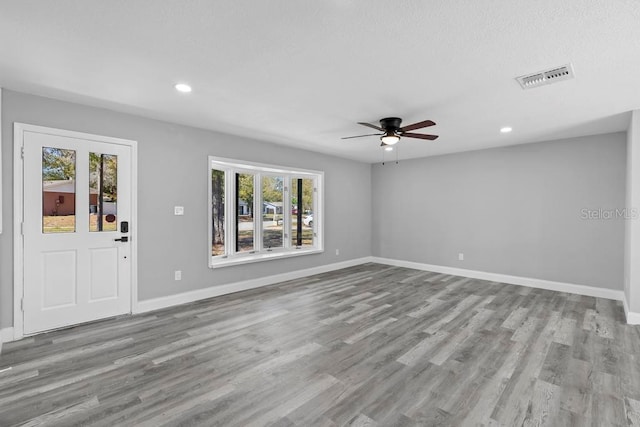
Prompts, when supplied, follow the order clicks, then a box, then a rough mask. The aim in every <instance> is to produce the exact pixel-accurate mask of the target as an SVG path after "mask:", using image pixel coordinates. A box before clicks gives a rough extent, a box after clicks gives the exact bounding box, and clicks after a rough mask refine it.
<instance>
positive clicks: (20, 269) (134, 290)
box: [13, 122, 138, 340]
mask: <svg viewBox="0 0 640 427" xmlns="http://www.w3.org/2000/svg"><path fill="white" fill-rule="evenodd" d="M25 132H37V133H43V134H48V135H55V136H62V137H67V138H78V139H88V140H92V141H96V142H105V143H109V144H118V145H124V146H127V147H129V148H130V149H131V199H132V200H131V222H132V223H133V224H134V226H133V227H131V230H130V231H129V233H130V234H129V236H131V237H130V238H131V240H130V242H131V301H130V304H129V313H135V312H137V311H138V310H137V308H138V239H137V236H138V232H137V230H138V197H137V196H138V142H137V141H133V140H128V139H121V138H113V137H109V136H102V135H95V134H90V133H83V132H76V131H71V130H64V129H56V128H50V127H44V126H37V125H30V124H26V123H18V122H14V124H13V335H14V336H13V339H14V340H19V339H21V338H23V337H24V336H25V334H24V311H23V309H22V304H23V296H24V261H25V260H24V235H23V234H22V223H23V220H24V177H23V173H24V166H23V160H24V159H23V150H22V147H23V141H24V133H25ZM96 320H97V319H96ZM29 335H36V334H29Z"/></svg>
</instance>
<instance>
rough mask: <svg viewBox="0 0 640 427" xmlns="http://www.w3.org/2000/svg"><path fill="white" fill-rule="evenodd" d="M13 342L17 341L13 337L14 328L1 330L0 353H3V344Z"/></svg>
mask: <svg viewBox="0 0 640 427" xmlns="http://www.w3.org/2000/svg"><path fill="white" fill-rule="evenodd" d="M11 341H15V340H14V335H13V326H9V327H8V328H3V329H0V353H2V343H5V342H11Z"/></svg>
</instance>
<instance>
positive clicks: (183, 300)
mask: <svg viewBox="0 0 640 427" xmlns="http://www.w3.org/2000/svg"><path fill="white" fill-rule="evenodd" d="M367 262H372V259H371V257H364V258H356V259H352V260H349V261H343V262H337V263H334V264H327V265H321V266H319V267H312V268H307V269H304V270H296V271H290V272H288V273H282V274H275V275H273V276H267V277H261V278H259V279H252V280H243V281H241V282H235V283H229V284H226V285H220V286H212V287H210V288H205V289H198V290H195V291H189V292H183V293H180V294H175V295H168V296H166V297H160V298H153V299H150V300H145V301H139V302H138V305H137V311H135V313H145V312H147V311H153V310H160V309H162V308H167V307H173V306H175V305H180V304H187V303H190V302H194V301H199V300H203V299H207V298H212V297H217V296H220V295H226V294H231V293H234V292H240V291H245V290H247V289H254V288H260V287H263V286H268V285H273V284H274V283H279V282H285V281H287V280H294V279H299V278H301V277H307V276H311V275H313V274H320V273H326V272H329V271H334V270H340V269H341V268H347V267H353V266H355V265H360V264H365V263H367Z"/></svg>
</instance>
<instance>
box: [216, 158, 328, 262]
mask: <svg viewBox="0 0 640 427" xmlns="http://www.w3.org/2000/svg"><path fill="white" fill-rule="evenodd" d="M209 177H210V179H209V225H210V227H209V244H210V245H209V247H210V251H211V254H210V257H209V260H210V261H209V266H210V267H212V268H217V267H224V266H228V265H236V264H243V263H248V262H256V261H264V260H268V259H273V258H280V257H289V256H297V255H305V254H311V253H318V252H322V250H323V240H322V202H323V200H322V185H323V177H324V174H323V172H318V171H310V170H301V169H290V168H285V167H281V166H275V165H265V164H258V163H247V162H243V161H239V160H231V159H222V158H218V157H209ZM225 201H229V203H225Z"/></svg>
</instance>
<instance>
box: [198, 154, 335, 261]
mask: <svg viewBox="0 0 640 427" xmlns="http://www.w3.org/2000/svg"><path fill="white" fill-rule="evenodd" d="M213 169H216V170H220V171H223V172H224V198H225V206H224V215H225V218H224V233H225V235H224V240H225V243H224V245H225V251H224V254H222V255H216V256H214V255H213V254H212V248H213V213H212V206H211V205H212V203H213V197H212V179H211V171H212V170H213ZM207 173H208V179H207V182H208V185H207V187H208V204H207V210H208V213H207V218H208V231H209V233H208V238H207V241H208V254H209V268H221V267H228V266H232V265H240V264H247V263H253V262H260V261H267V260H271V259H280V258H288V257H294V256H302V255H310V254H317V253H322V252H324V172H323V171H317V170H310V169H300V168H291V167H286V166H278V165H272V164H265V163H256V162H247V161H243V160H235V159H228V158H223V157H216V156H209V157H208V162H207ZM237 173H240V174H253V175H254V186H253V189H254V197H253V214H254V222H253V224H254V229H253V232H254V250H253V251H246V252H238V251H236V244H237V242H236V238H237V231H236V230H237V223H236V213H237V209H238V207H237V206H238V200H237V197H236V195H237V191H236V175H235V174H237ZM263 176H282V177H283V178H284V191H283V206H282V209H283V221H282V227H283V246H282V247H279V248H271V249H266V248H264V247H263V224H262V223H263V217H262V212H263V195H262V177H263ZM299 178H303V179H312V180H313V181H314V199H313V212H312V214H313V227H312V229H313V245H312V246H302V247H297V246H295V245H292V244H291V224H292V214H291V192H292V190H291V182H292V180H293V179H299ZM256 215H260V217H256Z"/></svg>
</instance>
